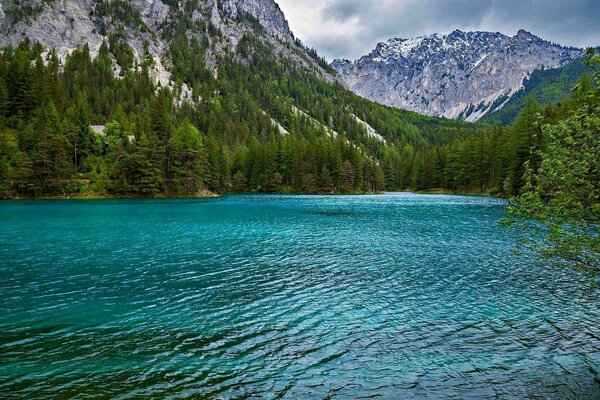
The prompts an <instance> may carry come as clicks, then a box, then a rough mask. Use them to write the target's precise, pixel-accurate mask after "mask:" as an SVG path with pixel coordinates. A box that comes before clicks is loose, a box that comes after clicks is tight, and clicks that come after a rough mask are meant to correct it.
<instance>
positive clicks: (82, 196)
mask: <svg viewBox="0 0 600 400" xmlns="http://www.w3.org/2000/svg"><path fill="white" fill-rule="evenodd" d="M397 193H403V194H412V195H428V196H475V197H494V198H505V197H504V196H498V195H492V194H489V193H480V192H453V191H450V190H446V189H431V190H419V191H410V190H403V191H389V192H365V193H263V192H253V193H215V192H211V191H208V190H206V191H201V192H199V193H198V194H195V195H194V194H166V193H161V194H158V195H154V196H144V195H140V194H97V193H78V194H71V195H40V196H14V197H10V198H7V197H5V198H0V202H1V201H27V200H153V199H156V200H160V199H216V198H221V197H224V196H228V195H242V196H243V195H250V196H252V195H257V196H269V195H274V196H315V197H316V196H383V195H386V194H397Z"/></svg>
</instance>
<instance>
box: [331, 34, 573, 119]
mask: <svg viewBox="0 0 600 400" xmlns="http://www.w3.org/2000/svg"><path fill="white" fill-rule="evenodd" d="M582 54H583V50H581V49H577V48H571V47H563V46H560V45H558V44H555V43H551V42H548V41H545V40H542V39H540V38H539V37H537V36H534V35H532V34H531V33H529V32H526V31H524V30H520V31H519V32H518V33H517V35H515V36H513V37H508V36H506V35H503V34H501V33H492V32H462V31H459V30H456V31H454V32H452V33H451V34H449V35H439V34H434V35H429V36H423V37H418V38H414V39H391V40H389V41H387V42H384V43H379V44H378V45H377V47H376V49H375V50H373V51H372V52H371V53H370V54H369V55H366V56H364V57H362V58H360V59H359V60H357V61H354V62H351V61H348V60H335V61H334V62H333V63H332V65H333V67H334V68H335V69H336V70H337V71H338V72H339V73H340V74H341V76H342V78H343V80H344V82H345V84H346V86H347V87H348V88H349V89H351V90H352V91H354V92H355V93H357V94H359V95H361V96H363V97H366V98H367V99H370V100H373V101H376V102H378V103H381V104H385V105H389V106H394V107H398V108H402V109H406V110H410V111H416V112H418V113H421V114H425V115H431V116H440V117H446V118H455V119H464V120H467V121H477V120H479V119H481V118H482V117H483V116H484V115H486V114H488V113H490V112H493V111H494V110H495V109H496V108H498V107H500V106H501V105H502V102H499V100H501V99H502V100H508V99H509V98H510V97H512V96H513V95H514V94H515V93H517V92H518V91H519V90H520V89H521V87H522V85H523V81H524V80H525V79H526V78H528V77H529V76H531V74H532V73H533V72H534V71H536V70H541V69H547V68H557V67H562V66H563V65H565V64H567V63H569V62H571V61H573V60H574V59H576V58H578V57H580V56H581V55H582Z"/></svg>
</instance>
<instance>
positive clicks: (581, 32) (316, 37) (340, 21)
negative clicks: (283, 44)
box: [276, 0, 600, 61]
mask: <svg viewBox="0 0 600 400" xmlns="http://www.w3.org/2000/svg"><path fill="white" fill-rule="evenodd" d="M276 1H277V3H278V4H279V6H280V7H281V9H282V10H283V12H284V13H285V16H286V18H287V19H288V21H289V23H290V27H291V28H292V31H293V32H294V33H295V35H296V37H298V38H300V39H301V40H302V41H303V42H304V44H306V45H307V46H309V47H314V48H315V49H317V51H318V52H319V54H320V55H321V56H324V57H325V58H327V59H328V60H330V61H331V60H332V59H334V58H346V59H350V60H354V59H357V58H359V57H361V56H363V55H365V54H368V53H369V52H370V51H371V50H372V49H374V48H375V45H376V44H377V43H379V42H381V41H385V40H387V39H390V38H393V37H396V38H412V37H416V36H420V35H428V34H431V33H449V32H452V31H453V30H455V29H460V30H463V31H470V30H482V31H493V32H502V33H505V34H507V35H510V36H513V35H515V34H516V33H517V31H518V30H519V29H525V30H527V31H529V32H531V33H533V34H535V35H537V36H540V37H541V38H543V39H546V40H550V41H553V42H557V43H560V44H563V45H571V46H577V47H588V46H598V45H600V0H276Z"/></svg>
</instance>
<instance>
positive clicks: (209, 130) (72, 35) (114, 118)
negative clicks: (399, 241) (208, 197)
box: [0, 0, 535, 197]
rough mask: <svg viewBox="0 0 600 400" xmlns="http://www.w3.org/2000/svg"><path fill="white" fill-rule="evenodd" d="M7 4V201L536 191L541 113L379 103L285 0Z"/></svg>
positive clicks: (2, 78) (0, 145)
mask: <svg viewBox="0 0 600 400" xmlns="http://www.w3.org/2000/svg"><path fill="white" fill-rule="evenodd" d="M0 4H2V10H3V12H2V14H0V15H2V19H1V25H2V27H3V28H2V31H1V35H0V38H1V39H0V43H2V44H4V45H7V47H6V48H5V49H4V50H3V51H2V53H1V57H0V190H1V191H2V193H4V194H5V197H14V196H45V195H57V196H71V195H77V196H79V195H84V196H88V195H89V196H96V195H111V196H112V195H116V196H130V195H135V196H138V195H142V196H159V195H160V196H163V195H169V196H173V195H195V194H198V193H204V192H205V191H206V190H210V191H214V192H219V193H228V192H282V193H290V192H296V193H364V192H372V191H381V190H406V189H407V188H411V189H414V190H423V189H430V188H448V189H450V190H456V191H478V192H493V193H506V194H510V193H514V192H515V191H517V190H518V189H519V188H520V185H521V179H520V178H521V175H522V162H523V160H524V158H523V157H524V155H523V152H525V151H526V152H528V151H529V150H530V148H531V143H530V141H531V140H532V137H533V136H534V133H535V132H534V131H533V125H532V124H533V119H532V118H530V117H526V118H524V119H523V122H522V123H521V124H520V125H519V126H518V127H517V128H515V129H507V130H497V129H496V130H493V131H492V130H491V128H490V127H489V126H487V125H480V124H471V123H466V122H462V121H455V120H448V119H443V118H436V117H427V116H423V115H419V114H417V113H413V112H408V111H403V110H399V109H396V108H393V107H387V106H382V105H379V104H377V103H374V102H371V101H369V100H366V99H363V98H361V97H359V96H358V95H356V94H354V93H352V92H350V91H349V90H347V89H346V88H345V87H344V86H343V85H342V84H341V83H340V82H339V81H338V77H337V76H336V75H335V72H334V71H332V70H331V68H330V67H328V66H327V64H326V63H325V62H324V61H323V60H322V59H321V58H319V56H318V55H317V53H316V52H315V51H314V50H310V49H307V48H305V47H304V46H303V45H302V43H301V42H300V41H299V40H297V39H296V38H294V36H293V34H292V33H291V31H290V30H289V27H288V26H287V22H286V19H285V16H284V15H283V14H282V13H281V11H280V10H279V8H278V7H277V5H276V3H275V2H273V1H270V0H260V1H258V0H255V1H251V0H236V1H234V0H227V1H219V2H216V1H210V0H203V1H199V0H187V1H169V2H167V1H160V0H154V1H145V0H144V1H142V0H134V1H131V2H126V1H122V0H111V1H95V0H94V1H92V0H77V1H75V0H72V1H52V0H49V1H35V0H32V1H30V2H27V3H15V2H12V1H10V0H1V1H0ZM15 4H20V6H19V7H20V8H19V7H17V6H15ZM27 4H29V5H31V7H26V5H27ZM11 5H12V6H11ZM530 114H531V113H529V114H526V115H530ZM518 157H520V158H518Z"/></svg>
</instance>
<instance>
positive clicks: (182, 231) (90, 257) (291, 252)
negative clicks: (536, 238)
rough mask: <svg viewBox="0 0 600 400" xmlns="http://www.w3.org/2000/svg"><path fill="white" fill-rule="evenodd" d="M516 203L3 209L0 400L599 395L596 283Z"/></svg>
mask: <svg viewBox="0 0 600 400" xmlns="http://www.w3.org/2000/svg"><path fill="white" fill-rule="evenodd" d="M503 215H504V203H503V201H502V200H497V199H490V198H480V197H449V196H414V195H386V196H363V197H358V196H357V197H303V196H292V197H282V196H228V197H224V198H222V199H199V200H114V201H113V200H111V201H26V202H4V203H0V260H2V263H1V265H0V334H1V336H0V398H23V399H34V398H56V397H60V398H117V399H126V398H249V397H258V398H289V399H321V398H341V399H353V398H367V397H375V398H384V399H396V398H406V397H431V398H441V397H444V398H461V399H462V398H476V399H479V398H486V397H493V398H524V397H541V398H600V381H599V375H598V374H600V323H599V321H600V307H599V306H600V293H599V291H598V290H597V289H594V287H593V286H592V285H590V282H589V281H586V280H584V279H582V277H580V276H579V275H577V274H575V273H573V272H569V271H565V270H558V269H551V268H547V267H543V266H540V265H538V264H537V263H536V262H534V259H533V258H532V257H531V256H530V255H526V254H525V255H516V254H513V252H512V250H513V248H514V247H515V246H516V243H517V241H518V239H519V233H518V232H517V231H515V230H511V229H505V228H501V227H500V226H499V225H498V221H499V220H500V219H501V218H502V217H503Z"/></svg>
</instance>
